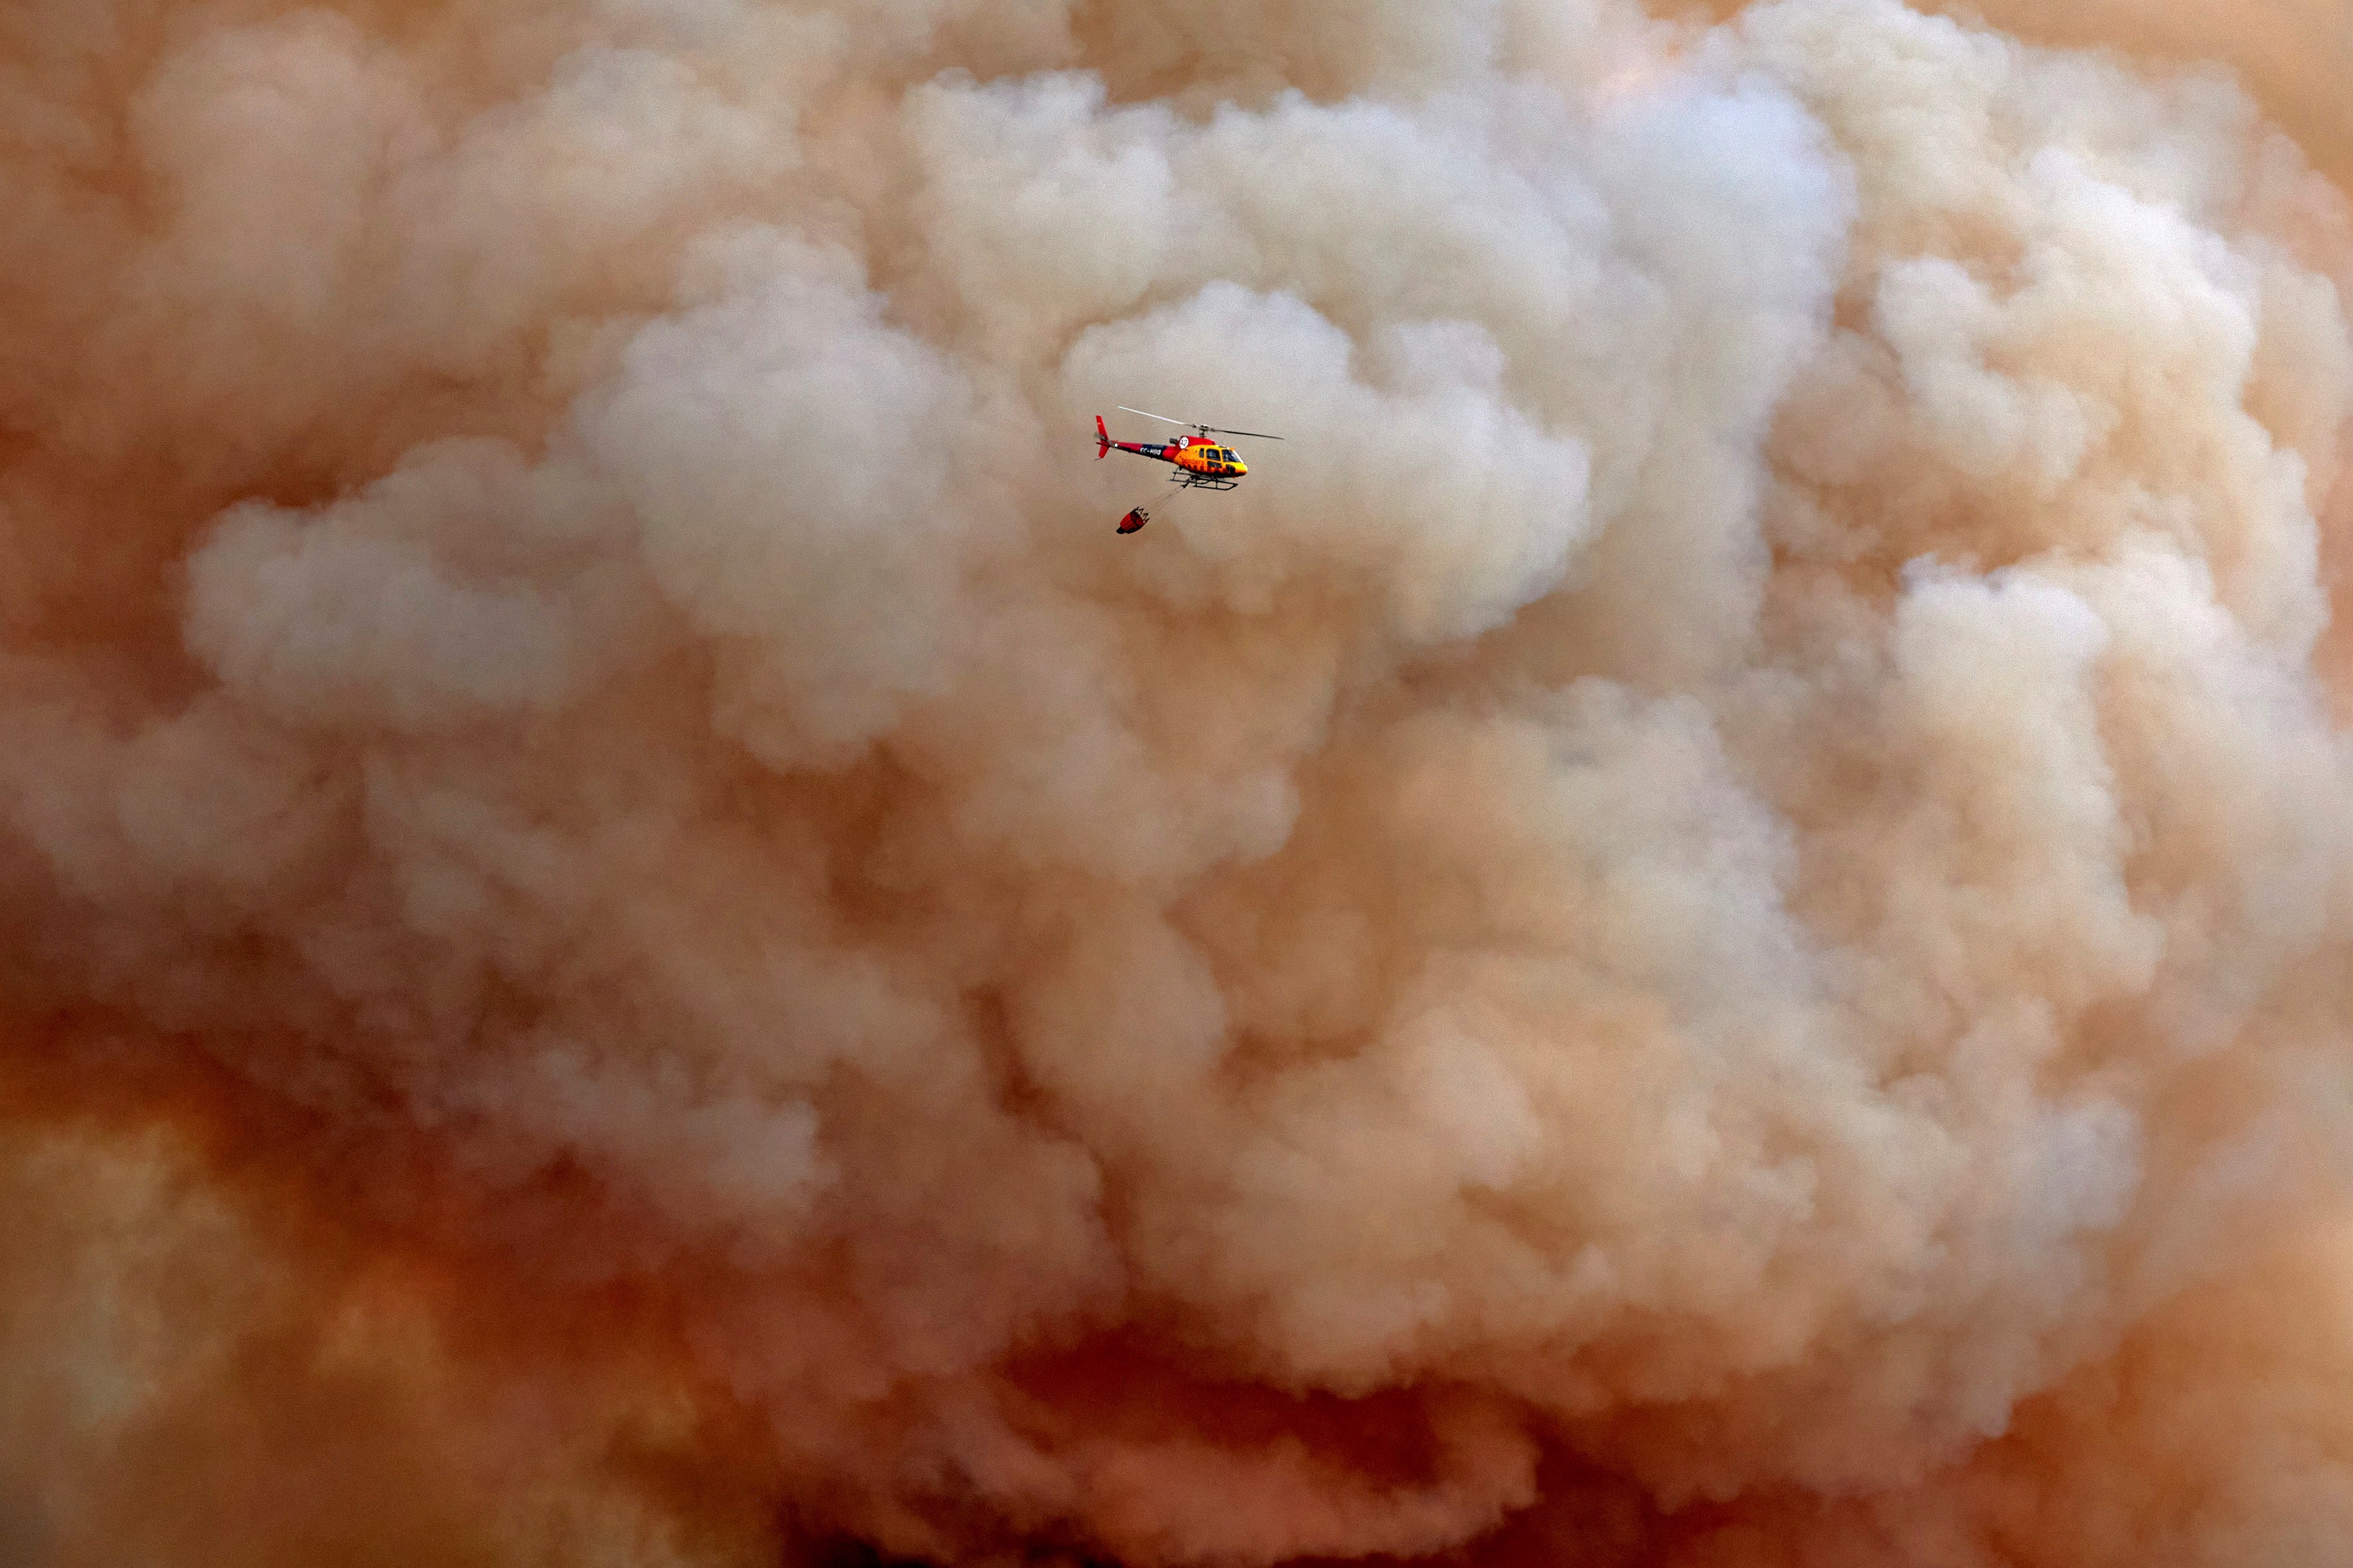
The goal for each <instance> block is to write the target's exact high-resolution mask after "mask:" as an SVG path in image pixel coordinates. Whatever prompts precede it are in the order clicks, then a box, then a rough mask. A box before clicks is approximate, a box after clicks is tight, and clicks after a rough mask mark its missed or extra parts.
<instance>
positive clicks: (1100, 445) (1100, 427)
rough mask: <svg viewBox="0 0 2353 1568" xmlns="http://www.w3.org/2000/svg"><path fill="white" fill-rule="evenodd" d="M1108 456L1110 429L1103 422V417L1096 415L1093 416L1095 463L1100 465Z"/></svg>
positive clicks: (1109, 451)
mask: <svg viewBox="0 0 2353 1568" xmlns="http://www.w3.org/2000/svg"><path fill="white" fill-rule="evenodd" d="M1110 456H1111V427H1110V426H1107V425H1105V424H1104V423H1103V416H1102V415H1100V414H1098V415H1096V416H1095V461H1096V462H1098V463H1100V462H1102V461H1103V459H1104V458H1108V457H1110Z"/></svg>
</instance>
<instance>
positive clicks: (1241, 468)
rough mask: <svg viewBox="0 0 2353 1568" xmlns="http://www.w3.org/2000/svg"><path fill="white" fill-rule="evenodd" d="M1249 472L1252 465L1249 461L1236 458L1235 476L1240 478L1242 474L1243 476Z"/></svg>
mask: <svg viewBox="0 0 2353 1568" xmlns="http://www.w3.org/2000/svg"><path fill="white" fill-rule="evenodd" d="M1249 472H1250V465H1249V464H1248V463H1245V462H1243V461H1242V460H1241V459H1240V458H1235V459H1234V475H1235V477H1236V478H1240V476H1242V475H1243V474H1247V473H1249Z"/></svg>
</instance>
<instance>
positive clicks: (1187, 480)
mask: <svg viewBox="0 0 2353 1568" xmlns="http://www.w3.org/2000/svg"><path fill="white" fill-rule="evenodd" d="M1119 411H1120V412H1121V413H1122V414H1140V415H1143V416H1144V417H1145V418H1146V419H1157V420H1159V421H1160V422H1161V423H1162V424H1164V425H1177V426H1185V427H1186V428H1187V429H1189V430H1191V431H1193V432H1194V434H1192V435H1190V436H1179V437H1176V438H1175V439H1174V440H1170V441H1165V442H1154V441H1114V440H1113V439H1112V438H1111V427H1110V426H1107V425H1105V424H1104V423H1103V416H1102V415H1100V414H1098V415H1096V416H1095V460H1096V461H1097V462H1101V461H1102V460H1103V458H1108V457H1109V456H1111V454H1112V453H1113V450H1114V449H1116V450H1118V451H1122V452H1133V453H1134V454H1135V455H1136V456H1137V457H1139V458H1151V459H1152V460H1153V461H1155V462H1158V463H1166V464H1168V465H1169V466H1170V467H1172V468H1175V469H1176V478H1175V480H1174V488H1175V489H1185V490H1196V489H1199V490H1229V489H1233V488H1234V486H1235V484H1236V482H1237V481H1239V480H1240V479H1241V477H1242V476H1243V475H1244V474H1247V473H1249V472H1250V465H1249V464H1248V463H1245V462H1243V461H1242V460H1241V458H1240V457H1239V456H1237V455H1236V453H1235V451H1234V449H1233V448H1232V447H1228V446H1223V445H1221V444H1219V442H1218V441H1217V440H1216V439H1215V437H1219V436H1243V437H1249V438H1250V439H1251V440H1253V441H1280V440H1282V437H1280V436H1269V435H1266V434H1264V433H1263V432H1261V431H1257V430H1227V429H1222V428H1220V427H1219V426H1214V425H1198V424H1194V423H1193V422H1191V421H1189V420H1184V419H1171V418H1169V417H1168V416H1166V415H1165V414H1152V413H1147V412H1146V411H1145V410H1144V409H1141V408H1130V407H1129V406H1128V405H1125V404H1124V403H1123V404H1121V405H1119ZM1150 521H1152V514H1151V513H1149V512H1147V511H1145V510H1144V509H1143V508H1142V507H1137V508H1136V509H1135V510H1133V511H1131V512H1129V513H1128V514H1127V515H1126V516H1125V517H1124V518H1122V519H1120V522H1119V531H1120V532H1122V533H1134V531H1136V530H1137V529H1139V528H1142V527H1143V526H1144V525H1145V523H1147V522H1150Z"/></svg>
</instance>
